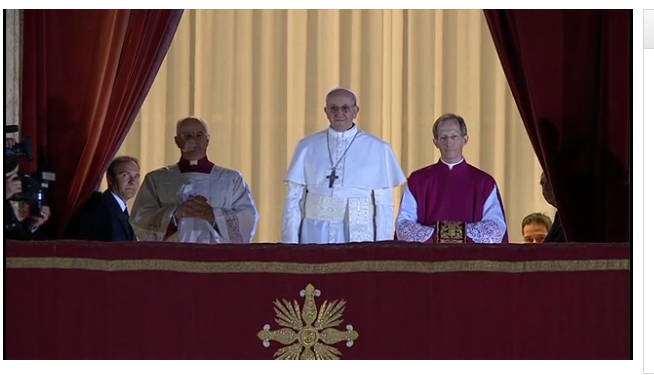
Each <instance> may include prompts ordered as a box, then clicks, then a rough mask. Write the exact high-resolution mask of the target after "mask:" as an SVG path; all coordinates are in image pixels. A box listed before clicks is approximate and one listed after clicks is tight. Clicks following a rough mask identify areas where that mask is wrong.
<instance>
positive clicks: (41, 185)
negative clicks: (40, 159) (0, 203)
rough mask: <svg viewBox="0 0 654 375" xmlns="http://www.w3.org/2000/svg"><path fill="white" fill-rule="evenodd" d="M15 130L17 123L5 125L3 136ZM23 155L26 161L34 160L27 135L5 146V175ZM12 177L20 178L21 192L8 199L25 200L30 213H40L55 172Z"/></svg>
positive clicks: (16, 130) (34, 214) (17, 163)
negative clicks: (11, 144) (21, 139)
mask: <svg viewBox="0 0 654 375" xmlns="http://www.w3.org/2000/svg"><path fill="white" fill-rule="evenodd" d="M17 132H18V125H8V126H5V138H6V137H7V134H11V133H17ZM23 157H25V158H26V159H27V160H28V161H32V160H34V159H33V156H32V143H31V140H30V138H29V137H25V138H24V139H23V141H22V142H20V143H16V144H14V145H13V146H12V147H5V175H7V174H9V173H11V172H12V171H13V170H14V169H16V167H18V165H19V163H20V159H21V158H23ZM14 178H15V179H20V180H21V182H22V192H20V193H18V194H15V195H14V196H12V197H11V198H9V200H12V201H16V202H25V203H27V204H28V205H29V207H30V214H31V215H33V216H36V215H40V213H41V209H42V208H43V206H45V205H47V198H46V192H47V190H48V189H49V188H50V185H51V184H52V183H53V182H54V181H55V174H54V173H52V172H35V173H32V174H29V175H22V176H21V175H16V176H15V177H14Z"/></svg>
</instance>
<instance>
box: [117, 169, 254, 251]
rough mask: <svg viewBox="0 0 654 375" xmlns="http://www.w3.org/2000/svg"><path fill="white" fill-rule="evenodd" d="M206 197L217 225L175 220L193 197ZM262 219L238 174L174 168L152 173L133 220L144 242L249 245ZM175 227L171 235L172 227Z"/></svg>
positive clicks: (135, 202)
mask: <svg viewBox="0 0 654 375" xmlns="http://www.w3.org/2000/svg"><path fill="white" fill-rule="evenodd" d="M191 195H201V196H203V197H205V198H207V203H209V205H211V207H212V208H213V214H214V217H215V220H214V222H213V223H209V222H208V221H206V220H204V219H199V218H193V217H188V218H182V219H180V220H179V221H177V220H175V217H174V212H175V210H176V209H177V207H179V206H180V205H181V204H182V203H183V202H184V201H185V200H186V199H187V198H188V197H189V196H191ZM258 220H259V214H258V213H257V209H256V207H255V205H254V200H253V199H252V194H251V193H250V189H249V188H248V186H247V184H246V183H245V181H244V180H243V177H242V176H241V174H240V173H239V172H237V171H234V170H231V169H226V168H222V167H218V166H216V165H214V166H213V169H212V170H211V173H208V174H207V173H195V172H193V173H181V172H180V170H179V167H178V166H177V165H176V164H175V165H171V166H168V167H164V168H161V169H158V170H155V171H152V172H150V173H148V174H147V175H146V176H145V179H144V181H143V184H142V186H141V188H140V190H139V192H138V194H137V195H136V199H135V201H134V207H133V209H132V215H131V217H130V221H131V223H132V226H133V227H134V232H135V234H136V236H137V238H138V239H139V240H141V241H172V242H187V243H209V244H217V243H250V242H252V238H253V237H254V233H255V230H256V226H257V222H258ZM171 227H172V228H176V231H174V233H173V234H172V235H169V236H167V234H168V233H169V232H170V231H169V228H171Z"/></svg>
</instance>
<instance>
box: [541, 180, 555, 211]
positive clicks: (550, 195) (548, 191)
mask: <svg viewBox="0 0 654 375" xmlns="http://www.w3.org/2000/svg"><path fill="white" fill-rule="evenodd" d="M540 187H541V190H542V192H543V198H545V201H546V202H547V203H549V204H551V205H552V206H553V207H556V200H555V199H554V190H552V185H551V184H550V180H548V179H547V176H545V172H542V173H541V174H540Z"/></svg>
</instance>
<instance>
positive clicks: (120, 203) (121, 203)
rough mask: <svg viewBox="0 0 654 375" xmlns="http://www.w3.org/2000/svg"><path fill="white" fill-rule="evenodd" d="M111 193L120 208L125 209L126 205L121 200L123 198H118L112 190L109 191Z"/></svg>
mask: <svg viewBox="0 0 654 375" xmlns="http://www.w3.org/2000/svg"><path fill="white" fill-rule="evenodd" d="M111 195H113V196H114V198H115V199H116V202H118V205H119V206H120V210H121V211H125V209H126V208H127V205H126V204H125V202H123V200H122V199H120V197H119V196H118V195H116V193H114V192H113V191H112V192H111Z"/></svg>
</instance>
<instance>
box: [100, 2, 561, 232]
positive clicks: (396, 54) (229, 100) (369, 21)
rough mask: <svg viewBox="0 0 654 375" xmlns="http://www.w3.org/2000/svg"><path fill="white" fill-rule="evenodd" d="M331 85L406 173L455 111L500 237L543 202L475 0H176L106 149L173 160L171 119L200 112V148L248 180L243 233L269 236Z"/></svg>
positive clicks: (154, 161)
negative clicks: (306, 3) (350, 1)
mask: <svg viewBox="0 0 654 375" xmlns="http://www.w3.org/2000/svg"><path fill="white" fill-rule="evenodd" d="M337 86H346V87H349V88H351V89H353V90H354V91H355V92H356V93H357V94H358V99H359V105H360V107H361V112H360V113H359V117H358V119H357V123H358V125H359V126H360V127H361V128H362V129H363V130H365V131H368V132H370V133H372V134H375V135H377V136H379V137H381V138H382V139H383V140H385V141H387V142H388V143H389V144H390V145H391V146H392V147H393V149H394V150H395V153H396V155H397V157H398V159H399V160H400V163H401V165H402V168H403V169H404V172H405V174H406V175H407V176H408V175H409V173H411V172H412V171H414V170H416V169H418V168H421V167H423V166H425V165H428V164H431V163H433V162H435V161H437V160H438V157H439V154H438V150H436V148H435V147H434V146H433V144H432V142H431V126H432V124H433V122H434V120H435V119H436V118H437V117H438V116H439V115H440V114H442V113H443V112H455V113H457V114H459V115H461V116H463V117H464V118H465V120H466V122H467V124H468V132H469V136H470V141H469V143H468V146H466V148H465V149H464V154H465V156H466V159H467V160H468V161H469V162H470V163H472V164H473V165H476V166H478V167H479V168H481V169H483V170H485V171H487V172H489V173H491V174H492V175H493V176H494V177H495V179H496V181H497V183H498V185H499V188H500V191H501V193H502V196H503V199H504V205H505V209H506V213H507V220H508V224H509V235H510V239H511V241H513V242H519V241H521V238H522V236H521V227H520V224H521V221H522V218H523V217H524V216H525V215H527V214H529V213H531V212H534V211H542V212H547V213H549V214H550V215H552V214H553V209H552V208H551V207H550V206H549V205H547V203H545V201H544V200H543V198H542V196H541V194H540V188H539V183H538V180H539V177H540V171H541V169H540V166H539V164H538V161H537V159H536V157H535V155H534V152H533V150H532V147H531V144H530V142H529V139H528V138H527V134H526V131H525V129H524V126H523V124H522V122H521V120H520V116H519V114H518V111H517V108H516V105H515V102H514V100H513V98H512V96H511V92H510V90H509V88H508V85H507V83H506V79H505V76H504V73H503V71H502V68H501V66H500V62H499V59H498V57H497V53H496V51H495V46H494V45H493V42H492V40H491V37H490V33H489V31H488V27H487V25H486V21H485V19H484V16H483V13H482V11H481V10H186V12H185V14H184V17H183V19H182V22H181V24H180V26H179V29H178V31H177V34H176V36H175V40H174V42H173V45H172V47H171V49H170V52H169V53H168V56H167V57H166V60H165V62H164V64H163V66H162V68H161V70H160V72H159V74H158V76H157V78H156V80H155V83H154V85H153V87H152V89H151V91H150V93H149V95H148V97H147V99H146V101H145V103H144V105H143V108H142V109H141V112H140V114H139V116H138V118H137V119H136V121H135V123H134V126H133V127H132V129H131V131H130V133H129V135H128V136H127V138H126V140H125V142H124V144H123V145H122V147H121V149H120V151H119V154H128V155H132V156H135V157H138V158H139V159H140V160H141V163H142V172H143V174H145V173H146V172H148V171H151V170H153V169H156V168H159V167H161V166H164V165H168V164H172V163H175V162H176V161H177V160H178V158H179V150H178V149H177V148H176V146H175V144H174V142H173V137H174V135H175V123H176V121H177V120H178V119H179V118H181V117H183V116H187V115H196V116H201V117H204V118H205V119H206V120H207V121H208V122H209V124H210V133H211V142H210V145H209V158H210V159H211V160H212V161H213V162H214V163H216V164H219V165H222V166H225V167H228V168H233V169H236V170H239V171H241V173H242V174H243V176H244V178H245V179H246V181H247V182H248V184H249V185H250V188H251V189H252V192H253V195H254V199H255V202H256V205H257V208H258V210H259V213H260V215H261V218H260V221H259V226H258V229H257V236H256V237H255V241H257V242H277V241H279V238H280V234H279V232H280V226H281V224H280V222H281V212H282V207H283V201H284V194H285V186H284V183H283V182H282V180H283V177H284V174H285V172H286V168H287V165H288V162H289V161H290V158H291V155H292V153H293V149H294V147H295V145H296V143H297V141H298V140H300V139H301V138H303V137H305V136H307V135H309V134H311V133H314V132H317V131H320V130H322V129H324V128H325V127H326V126H327V125H328V122H327V119H326V117H325V115H324V112H323V107H324V97H325V94H326V93H327V92H328V91H329V90H330V89H332V88H334V87H337ZM103 185H104V184H103ZM105 186H106V185H105ZM401 192H402V189H400V188H398V189H396V192H395V194H396V210H397V207H398V206H399V200H400V197H401ZM130 203H132V202H130Z"/></svg>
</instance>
